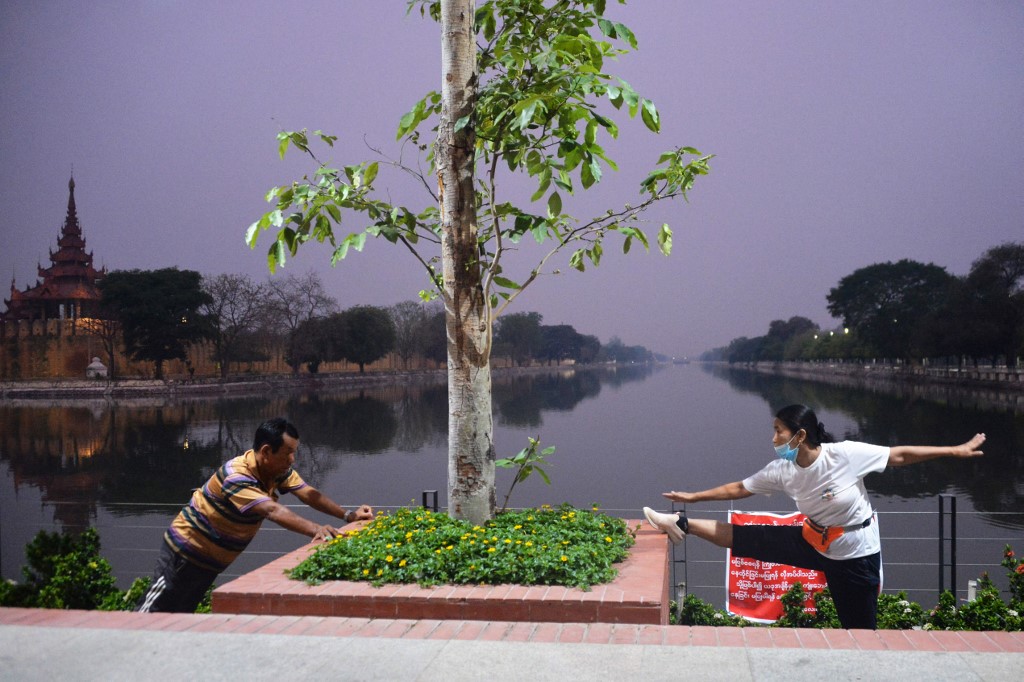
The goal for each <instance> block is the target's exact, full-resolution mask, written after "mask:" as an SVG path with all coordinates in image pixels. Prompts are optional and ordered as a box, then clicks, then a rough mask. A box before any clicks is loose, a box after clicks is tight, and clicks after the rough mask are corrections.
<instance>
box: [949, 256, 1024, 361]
mask: <svg viewBox="0 0 1024 682" xmlns="http://www.w3.org/2000/svg"><path fill="white" fill-rule="evenodd" d="M964 284H965V290H966V291H965V294H966V301H965V303H967V305H966V306H965V309H962V310H961V311H960V312H961V314H962V315H965V316H966V319H967V320H969V326H970V327H971V329H972V331H973V335H974V336H975V339H976V346H975V348H976V350H977V351H980V354H987V355H991V356H993V357H995V356H998V355H1002V356H1004V357H1005V358H1006V364H1007V365H1008V366H1010V367H1013V366H1016V364H1017V356H1018V355H1020V354H1021V353H1022V352H1024V242H1019V243H1012V242H1011V243H1007V244H1002V245H1000V246H996V247H994V248H991V249H989V250H988V251H986V252H985V253H984V254H983V255H982V256H981V258H979V259H978V260H976V261H975V262H974V263H973V264H972V265H971V271H970V272H969V273H968V275H967V279H966V282H965V283H964Z"/></svg>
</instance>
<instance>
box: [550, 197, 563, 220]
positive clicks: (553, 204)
mask: <svg viewBox="0 0 1024 682" xmlns="http://www.w3.org/2000/svg"><path fill="white" fill-rule="evenodd" d="M561 214H562V197H561V196H559V194H558V192H552V193H551V196H550V197H548V216H549V217H551V218H557V217H558V216H560V215H561Z"/></svg>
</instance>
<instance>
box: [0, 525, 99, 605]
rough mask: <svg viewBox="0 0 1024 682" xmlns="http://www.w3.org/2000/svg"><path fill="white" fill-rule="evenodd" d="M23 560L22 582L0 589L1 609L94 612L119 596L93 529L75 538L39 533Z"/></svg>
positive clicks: (59, 534) (7, 584)
mask: <svg viewBox="0 0 1024 682" xmlns="http://www.w3.org/2000/svg"><path fill="white" fill-rule="evenodd" d="M25 557H26V559H27V560H28V564H27V565H26V566H25V567H23V568H22V575H23V576H24V578H25V582H24V583H22V584H20V585H18V584H12V583H5V585H6V586H5V587H4V588H3V589H2V590H0V604H2V605H4V606H26V607H41V608H50V609H95V608H99V607H100V605H101V604H103V603H104V602H105V601H106V600H108V599H111V598H113V597H114V596H115V595H117V594H119V591H118V589H117V587H116V585H115V580H114V576H113V575H112V574H111V568H110V564H109V563H108V562H107V560H106V559H104V558H103V557H102V556H100V536H99V533H97V532H96V529H94V528H87V529H85V530H84V531H82V533H81V534H80V535H78V536H77V537H75V536H72V535H69V534H66V533H64V534H61V533H48V532H46V531H40V532H39V533H38V534H37V535H36V537H35V538H34V539H33V540H32V541H31V542H30V543H29V544H28V545H26V547H25Z"/></svg>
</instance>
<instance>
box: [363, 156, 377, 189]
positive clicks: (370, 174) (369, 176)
mask: <svg viewBox="0 0 1024 682" xmlns="http://www.w3.org/2000/svg"><path fill="white" fill-rule="evenodd" d="M378 170H379V166H378V164H377V162H376V161H374V162H373V163H371V164H369V165H368V166H367V167H366V172H365V173H364V175H363V184H364V185H369V184H371V183H372V182H373V180H374V178H376V177H377V171H378Z"/></svg>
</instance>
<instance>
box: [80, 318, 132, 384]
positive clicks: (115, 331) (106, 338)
mask: <svg viewBox="0 0 1024 682" xmlns="http://www.w3.org/2000/svg"><path fill="white" fill-rule="evenodd" d="M115 317H116V316H115V315H114V313H113V312H112V311H110V310H106V309H105V308H104V307H103V305H102V302H101V304H100V314H99V316H98V317H88V318H83V320H82V324H83V325H84V326H85V329H86V330H87V331H88V332H89V333H90V334H92V335H93V336H95V337H96V338H97V339H99V341H100V345H101V346H103V352H104V354H106V356H107V376H108V377H109V378H110V379H116V378H117V373H118V369H117V349H118V346H119V345H120V343H121V338H122V334H121V323H120V322H118V321H117V319H115Z"/></svg>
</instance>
